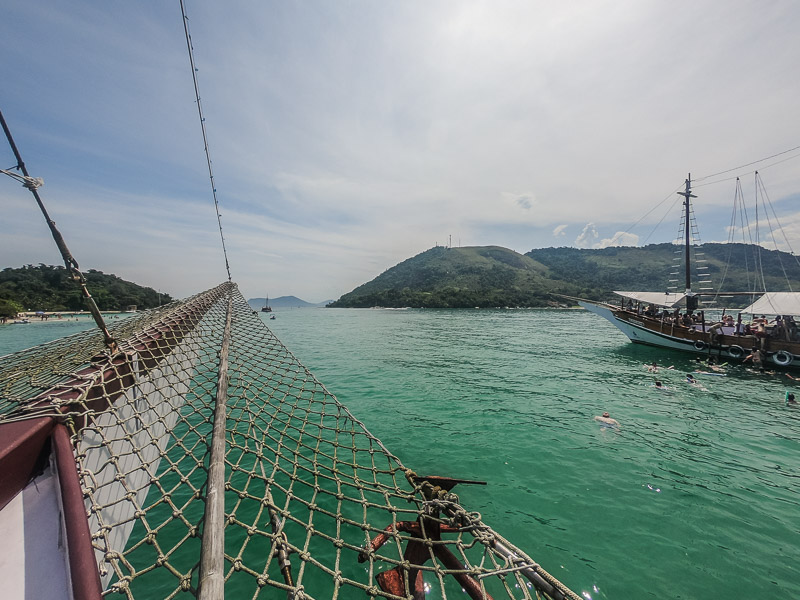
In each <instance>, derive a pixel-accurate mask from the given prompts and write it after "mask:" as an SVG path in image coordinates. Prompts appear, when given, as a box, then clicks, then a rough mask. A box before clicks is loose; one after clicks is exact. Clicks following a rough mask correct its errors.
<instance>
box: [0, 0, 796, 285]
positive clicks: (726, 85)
mask: <svg viewBox="0 0 800 600" xmlns="http://www.w3.org/2000/svg"><path fill="white" fill-rule="evenodd" d="M186 6H187V12H188V15H189V20H190V21H189V22H190V29H191V33H192V36H193V43H194V51H195V59H196V63H197V67H198V72H197V75H198V80H199V85H200V94H201V97H202V105H203V110H204V113H205V117H206V126H207V131H208V138H209V146H210V150H211V157H212V160H213V166H214V175H215V179H216V187H217V192H218V197H219V201H220V205H221V212H222V215H223V216H222V222H223V228H224V232H225V237H226V244H227V246H228V252H229V259H230V264H231V271H232V275H233V279H234V281H236V282H237V283H238V284H239V286H240V288H241V290H242V292H243V294H244V295H245V297H248V298H249V297H254V296H263V295H264V294H265V293H269V295H270V296H272V297H277V296H281V295H289V294H293V295H296V296H299V297H301V298H303V299H305V300H308V301H321V300H324V299H328V298H337V297H339V296H340V295H341V294H343V293H345V292H348V291H350V290H351V289H353V288H354V287H355V286H357V285H359V284H361V283H363V282H365V281H368V280H370V279H372V278H373V277H375V276H377V275H378V274H380V273H381V272H383V271H384V270H386V269H387V268H389V267H391V266H393V265H395V264H396V263H398V262H400V261H402V260H404V259H406V258H408V257H410V256H413V255H415V254H417V253H419V252H421V251H423V250H425V249H427V248H430V247H432V246H434V245H435V244H436V243H439V244H444V243H447V241H448V236H452V241H453V245H459V244H461V245H464V246H466V245H486V244H496V245H500V246H506V247H509V248H513V249H515V250H517V251H518V252H527V251H528V250H530V249H531V248H536V247H544V246H553V245H556V246H570V245H572V246H586V247H592V246H602V245H604V244H608V243H609V242H610V240H612V239H614V237H615V235H616V234H617V233H619V232H623V231H626V230H627V229H628V228H629V227H630V225H631V224H633V223H634V222H636V221H637V220H638V219H640V218H641V217H642V216H643V215H644V214H645V213H647V212H648V211H649V210H650V209H651V208H652V207H653V206H654V205H656V204H658V203H659V202H661V201H662V200H664V199H665V198H669V200H668V201H667V202H665V203H664V204H663V205H662V207H661V208H660V209H659V210H656V211H654V212H653V213H652V214H651V215H650V216H648V217H647V218H645V219H644V220H643V221H642V222H641V223H640V224H639V225H638V226H637V227H635V228H634V229H632V230H631V231H630V232H629V233H628V234H627V235H625V236H623V237H622V238H620V240H621V241H623V242H625V243H629V244H637V243H639V244H641V243H643V242H645V241H647V242H662V241H670V240H672V239H673V237H674V235H675V232H676V230H677V225H676V221H675V219H676V218H677V214H676V212H675V211H677V210H678V208H677V206H676V207H675V208H674V210H673V212H672V213H671V214H669V215H667V216H666V218H665V223H666V225H664V226H662V227H661V228H659V229H658V230H657V231H656V233H654V234H652V235H650V232H651V230H652V229H653V227H654V225H655V224H656V223H657V222H658V221H659V220H661V219H662V218H664V217H665V211H666V210H667V207H668V205H671V204H672V198H673V196H674V191H675V190H676V189H677V188H679V187H680V186H681V184H682V182H683V180H684V178H685V177H686V174H687V172H689V171H691V172H692V174H693V177H698V178H700V177H704V176H707V175H711V174H713V173H717V172H720V171H724V170H727V169H731V168H734V167H737V166H739V165H745V164H747V163H750V162H752V161H756V160H758V159H761V158H764V157H767V156H770V155H773V154H777V153H780V152H783V151H785V150H787V149H790V148H794V147H797V146H800V119H798V116H797V115H798V111H797V107H798V101H799V99H800V78H798V77H797V65H798V64H800V42H798V40H797V34H796V32H797V29H798V26H800V4H798V3H797V2H793V1H785V2H781V1H775V2H768V3H765V2H743V1H738V0H734V1H732V2H719V1H716V2H709V1H699V2H685V3H684V2H678V3H675V2H666V1H665V2H646V1H641V0H636V1H620V0H615V1H613V2H605V1H599V0H592V1H587V2H580V1H575V2H565V3H544V2H527V1H519V2H507V1H493V2H477V1H476V2H461V1H458V2H457V1H438V0H426V1H424V2H423V1H418V0H410V1H404V2H388V1H387V2H374V1H366V0H363V1H355V0H354V1H342V2H321V1H320V2H310V1H309V2H288V1H280V2H277V1H275V2H256V1H255V0H253V1H248V2H244V1H242V2H239V1H232V2H224V3H222V2H207V1H206V2H194V1H192V0H187V2H186ZM0 56H2V57H3V60H2V61H1V62H0V81H2V82H3V84H2V86H0V109H2V111H3V113H4V115H5V118H6V120H7V122H8V124H9V126H10V128H11V130H12V133H13V134H14V136H15V139H16V142H17V145H18V146H19V149H20V151H21V152H22V155H23V158H24V160H25V162H26V165H27V167H28V170H29V171H30V172H31V174H32V175H33V176H36V177H43V178H44V180H45V186H44V187H43V188H41V194H42V196H43V198H44V200H45V202H46V204H47V207H48V209H49V210H50V213H51V216H52V217H53V219H54V220H55V221H56V223H57V225H58V226H59V228H60V229H61V231H62V233H63V234H64V236H65V238H66V240H67V243H68V244H69V246H70V248H71V250H72V251H73V254H74V255H75V257H76V258H77V259H78V261H79V262H80V264H81V267H82V268H84V269H89V268H95V269H99V270H102V271H105V272H111V273H116V274H117V275H119V276H121V277H123V278H125V279H129V280H133V281H136V282H137V283H141V284H144V285H148V286H152V287H155V288H157V289H160V290H162V291H165V292H168V293H170V294H173V295H174V296H177V297H184V296H187V295H190V294H192V293H195V292H198V291H202V290H204V289H206V288H208V287H211V286H213V285H215V284H216V283H219V282H221V281H223V280H224V279H225V278H226V274H225V269H224V262H223V260H222V254H221V249H220V242H219V234H218V230H217V224H216V217H215V214H214V205H213V198H212V196H211V188H210V185H209V182H208V174H207V166H206V162H205V155H204V153H203V143H202V137H201V132H200V126H199V123H198V117H197V112H196V104H195V99H194V90H193V86H192V80H191V71H190V68H189V63H188V56H187V51H186V42H185V39H184V33H183V22H182V18H181V13H180V5H179V3H178V2H177V0H175V1H173V2H137V3H132V2H109V1H103V2H100V1H96V2H82V1H79V0H76V1H73V2H55V1H48V0H43V1H40V2H35V3H30V2H22V1H20V0H12V2H10V3H6V6H5V7H4V11H3V19H2V20H0ZM1 147H2V150H0V168H6V169H7V168H10V167H12V166H13V165H14V159H13V155H12V154H11V152H10V150H9V149H8V148H7V146H6V145H5V144H3V145H2V146H1ZM798 155H800V151H795V152H793V153H788V154H783V155H781V156H780V157H778V158H776V159H772V160H768V161H764V162H763V163H760V164H758V165H754V166H750V167H743V168H741V169H739V170H737V171H734V172H731V173H726V174H725V175H723V176H720V177H718V178H712V179H706V180H704V181H702V183H709V182H711V181H715V180H716V179H726V181H722V182H721V183H718V184H714V185H705V186H703V187H698V188H697V190H696V193H697V194H698V196H699V198H698V199H697V205H696V210H697V214H698V218H699V220H700V231H701V234H702V236H703V239H704V240H705V241H724V240H725V239H726V238H727V233H726V229H725V228H726V226H727V225H728V224H729V222H730V206H731V203H732V199H733V192H734V183H733V181H731V180H730V177H732V176H735V175H737V174H741V175H742V176H743V187H744V189H745V193H746V194H750V195H751V196H750V197H751V199H752V188H753V185H752V175H751V174H750V173H751V172H752V170H753V168H754V167H755V166H757V167H759V169H760V171H761V174H762V176H763V179H764V181H765V184H766V186H767V190H768V191H769V195H770V199H771V201H772V203H773V205H774V206H775V210H776V211H777V213H778V215H779V217H780V220H781V222H782V224H783V225H784V228H785V230H786V234H787V236H788V239H789V241H790V243H791V244H792V246H793V247H795V248H797V247H800V204H799V203H798V199H799V198H800V196H799V195H798V194H800V158H797V157H798ZM786 159H788V160H786ZM0 207H2V208H1V210H2V218H1V219H0V236H2V240H3V241H2V244H0V266H21V265H23V264H36V263H40V262H41V263H47V264H60V262H61V261H60V258H59V255H58V254H57V251H56V249H55V245H54V244H53V242H52V240H51V239H50V238H49V237H48V236H49V233H48V230H47V228H46V226H45V224H44V221H43V219H42V217H41V215H40V214H38V213H37V208H36V206H35V204H34V202H33V199H32V198H31V196H30V194H29V193H28V192H27V191H26V190H24V189H23V188H22V187H21V186H19V184H18V183H16V182H14V181H13V180H11V179H10V178H7V177H3V178H1V179H0Z"/></svg>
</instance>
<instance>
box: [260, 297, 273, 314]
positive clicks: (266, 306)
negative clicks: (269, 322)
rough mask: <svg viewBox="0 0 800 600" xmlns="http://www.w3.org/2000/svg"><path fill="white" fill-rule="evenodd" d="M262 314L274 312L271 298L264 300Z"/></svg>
mask: <svg viewBox="0 0 800 600" xmlns="http://www.w3.org/2000/svg"><path fill="white" fill-rule="evenodd" d="M261 312H272V307H271V306H270V305H269V296H267V297H266V298H264V306H262V307H261Z"/></svg>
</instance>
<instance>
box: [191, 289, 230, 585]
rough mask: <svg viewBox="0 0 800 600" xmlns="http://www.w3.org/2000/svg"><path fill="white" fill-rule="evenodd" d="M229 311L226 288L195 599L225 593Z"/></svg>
mask: <svg viewBox="0 0 800 600" xmlns="http://www.w3.org/2000/svg"><path fill="white" fill-rule="evenodd" d="M232 312H233V296H232V295H231V292H230V291H229V292H228V312H227V315H226V316H225V331H224V333H223V335H222V349H221V350H220V354H219V378H218V380H217V398H216V401H215V403H214V429H213V431H212V437H211V458H210V459H209V464H208V481H207V483H206V510H205V516H204V517H203V543H202V545H201V547H200V574H199V582H198V595H197V597H198V599H199V600H220V599H222V598H224V597H225V446H226V443H225V441H226V440H225V425H226V422H227V416H228V410H227V406H228V351H229V349H230V343H231V313H232Z"/></svg>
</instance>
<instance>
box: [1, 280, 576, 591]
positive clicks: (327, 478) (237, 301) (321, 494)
mask: <svg viewBox="0 0 800 600" xmlns="http://www.w3.org/2000/svg"><path fill="white" fill-rule="evenodd" d="M229 307H230V308H229ZM228 319H229V323H230V325H229V329H226V322H227V321H228ZM109 329H110V330H111V333H112V335H113V336H114V338H115V339H116V340H118V342H119V351H118V352H117V353H115V354H113V355H112V354H110V353H109V352H107V351H105V352H104V345H103V336H102V334H101V333H100V332H99V331H91V332H84V333H81V334H78V335H74V336H70V337H68V338H64V339H62V340H58V341H56V342H53V343H50V344H47V345H45V346H39V347H35V348H32V349H30V350H27V351H24V352H20V353H17V354H14V355H10V356H7V357H4V358H3V359H2V361H0V385H1V386H2V387H0V393H1V394H2V395H1V396H0V423H2V422H7V421H12V420H18V419H28V418H31V417H40V416H42V415H52V416H54V417H55V418H58V419H61V420H64V422H66V423H67V425H68V427H69V428H70V431H71V432H72V442H73V444H74V447H75V461H76V467H77V470H78V474H79V478H80V482H81V486H82V489H83V494H84V502H85V508H86V514H87V518H88V521H89V529H90V532H91V539H92V545H93V548H94V554H95V558H96V560H97V565H98V570H99V573H100V579H101V582H102V586H103V590H104V592H103V594H104V595H106V596H116V595H120V596H121V597H127V598H139V599H143V598H175V597H181V598H184V597H192V596H197V595H198V594H200V597H202V596H203V586H204V585H206V584H205V583H203V584H202V585H201V584H200V581H201V580H202V579H203V578H202V577H201V576H200V575H201V570H202V569H201V555H203V554H204V553H206V552H207V548H206V543H207V542H209V540H211V538H212V537H213V536H220V539H224V546H223V547H224V559H222V558H221V564H222V569H221V573H220V581H221V582H224V593H225V594H228V595H229V596H230V597H235V598H254V599H255V598H276V597H278V598H281V597H286V598H297V599H301V598H303V599H313V598H315V599H323V598H326V599H327V598H361V597H380V598H404V599H419V598H462V597H464V594H467V595H468V596H469V597H471V598H515V599H516V598H558V599H560V598H571V599H577V598H578V596H577V595H575V594H574V593H573V592H571V591H570V590H569V589H567V588H566V587H565V586H564V585H563V584H561V583H560V582H559V581H557V580H556V579H555V578H553V577H552V576H551V575H549V574H548V573H547V572H546V571H544V570H543V569H542V568H541V567H540V566H539V565H538V564H537V563H535V562H534V561H533V560H532V559H531V558H530V557H529V556H528V555H527V554H525V553H524V552H523V551H522V550H520V549H519V548H517V547H515V546H513V545H512V544H511V543H510V542H508V541H507V540H505V539H504V538H502V537H501V536H500V535H499V534H497V533H496V532H494V531H493V530H492V529H491V528H490V527H489V526H487V525H486V524H485V523H483V522H482V520H481V517H480V515H479V514H478V513H474V512H469V511H467V510H465V509H464V508H463V507H462V506H461V505H460V504H459V501H458V497H457V496H456V495H455V494H453V493H452V492H450V491H449V490H450V488H451V487H452V485H453V484H454V481H453V480H448V479H447V478H443V477H434V476H429V477H422V476H418V475H416V474H415V473H413V472H412V471H410V470H409V469H407V468H406V467H405V466H404V465H403V464H402V463H401V462H400V460H399V459H398V458H397V457H396V456H394V455H393V454H392V453H391V452H389V451H388V450H387V449H386V448H385V447H384V446H383V444H381V442H380V440H378V439H377V438H375V437H374V436H373V435H371V434H370V433H369V431H368V430H367V428H366V427H365V426H364V424H362V423H361V422H360V421H359V420H358V419H356V418H355V417H354V416H353V415H352V414H351V413H350V412H349V411H348V410H347V408H346V407H345V406H343V405H342V404H341V403H339V402H338V400H337V399H336V397H335V396H333V395H332V394H331V393H330V392H328V390H326V389H325V387H324V386H323V385H322V384H321V383H320V382H318V381H317V380H316V379H315V378H314V376H313V375H312V374H311V373H310V372H309V371H308V370H307V369H306V368H305V367H304V366H303V365H302V364H300V362H299V361H298V360H297V359H296V358H295V357H294V356H293V355H292V354H291V352H289V351H288V350H287V349H286V348H285V347H284V346H283V345H282V344H281V343H280V342H279V341H278V339H277V338H276V337H275V336H274V335H273V334H272V332H271V331H270V330H269V329H268V328H267V327H266V325H265V324H264V323H263V321H262V320H261V319H260V318H259V316H258V315H257V314H256V313H254V311H253V310H252V309H251V308H250V307H249V306H248V304H247V302H246V301H245V300H244V298H243V297H242V296H241V294H240V293H239V292H238V290H237V288H236V286H235V285H234V284H231V283H225V284H222V285H220V286H219V287H217V288H214V289H212V290H209V291H207V292H204V293H202V294H198V295H197V296H194V297H192V298H189V299H188V300H185V301H182V302H176V303H173V304H170V305H168V306H166V307H161V308H159V309H154V310H152V311H148V312H145V313H141V314H138V315H136V316H133V317H130V318H128V319H126V320H124V321H120V322H117V323H115V324H114V325H112V326H111V327H110V328H109ZM226 334H229V339H230V344H229V349H227V352H226V354H227V356H223V351H222V350H221V348H225V347H226V346H227V345H223V337H224V336H225V335H226ZM224 360H227V363H228V364H227V375H225V374H224V370H223V369H221V363H222V362H223V361H224ZM220 372H222V373H223V376H224V378H225V383H226V384H227V394H226V404H222V405H220V404H217V403H218V402H219V392H218V390H219V388H220V386H219V383H220V381H219V374H220ZM216 406H224V410H225V412H224V416H225V419H224V421H222V423H223V424H224V438H225V445H224V462H221V463H220V464H222V465H224V484H223V487H224V492H222V493H223V494H224V518H223V519H222V520H220V521H218V522H212V521H211V520H210V517H209V516H208V513H207V512H206V505H207V504H209V499H210V496H211V494H210V492H209V489H210V487H211V485H210V484H209V471H210V470H211V465H212V463H213V461H214V460H215V458H214V457H213V456H212V452H211V448H212V438H213V431H214V421H215V411H216V408H215V407H216ZM218 460H220V461H222V457H219V459H218ZM208 552H210V551H208ZM220 556H221V557H222V556H223V553H221V554H220ZM202 575H204V576H205V573H202Z"/></svg>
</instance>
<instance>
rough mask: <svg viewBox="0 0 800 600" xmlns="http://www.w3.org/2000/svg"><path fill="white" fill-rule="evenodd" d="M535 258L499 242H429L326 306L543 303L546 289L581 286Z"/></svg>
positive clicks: (570, 289)
mask: <svg viewBox="0 0 800 600" xmlns="http://www.w3.org/2000/svg"><path fill="white" fill-rule="evenodd" d="M547 272H548V269H547V267H545V266H544V265H542V264H541V263H539V262H537V261H536V260H534V259H532V258H530V257H528V256H524V255H522V254H518V253H517V252H514V251H513V250H508V249H507V248H501V247H499V246H473V247H466V248H445V247H441V246H439V247H436V248H431V249H430V250H427V251H425V252H423V253H422V254H418V255H417V256H415V257H413V258H409V259H408V260H405V261H403V262H402V263H400V264H398V265H396V266H394V267H392V268H391V269H389V270H387V271H386V272H384V273H383V274H382V275H380V276H378V277H376V278H375V279H373V280H372V281H370V282H369V283H365V284H364V285H361V286H359V287H357V288H356V289H355V290H353V291H352V292H350V293H349V294H345V295H344V296H342V297H341V298H340V299H339V300H337V301H336V302H334V303H332V304H330V305H329V306H332V307H355V308H364V307H370V306H387V307H402V306H413V307H431V308H433V307H438V308H472V307H476V306H479V307H492V306H545V305H546V304H547V302H548V300H552V298H551V297H550V296H549V294H550V292H554V291H557V292H562V293H570V294H578V293H579V292H581V291H582V290H581V288H580V286H578V285H575V284H572V283H565V282H558V281H554V280H552V279H550V278H549V277H548V276H547Z"/></svg>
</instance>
